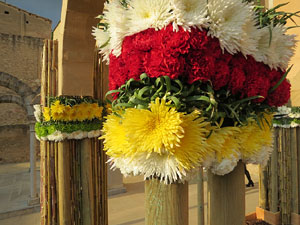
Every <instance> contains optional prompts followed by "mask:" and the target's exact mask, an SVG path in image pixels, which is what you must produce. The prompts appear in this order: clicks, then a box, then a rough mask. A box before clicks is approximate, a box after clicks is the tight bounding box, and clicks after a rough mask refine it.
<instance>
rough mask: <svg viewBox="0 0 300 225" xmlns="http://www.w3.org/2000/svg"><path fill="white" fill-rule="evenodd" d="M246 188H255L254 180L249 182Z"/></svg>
mask: <svg viewBox="0 0 300 225" xmlns="http://www.w3.org/2000/svg"><path fill="white" fill-rule="evenodd" d="M246 187H254V183H253V181H252V180H250V181H249V183H248V184H246Z"/></svg>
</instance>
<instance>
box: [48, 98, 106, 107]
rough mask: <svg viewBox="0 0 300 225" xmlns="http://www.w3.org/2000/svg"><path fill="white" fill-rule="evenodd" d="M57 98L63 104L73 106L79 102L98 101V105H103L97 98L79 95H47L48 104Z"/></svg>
mask: <svg viewBox="0 0 300 225" xmlns="http://www.w3.org/2000/svg"><path fill="white" fill-rule="evenodd" d="M57 100H59V102H60V103H61V104H63V105H69V106H74V105H78V104H80V103H83V102H84V103H98V105H99V106H103V104H102V102H101V101H100V100H97V99H93V98H92V97H80V96H72V97H70V96H56V97H49V105H52V104H53V103H54V102H55V101H57Z"/></svg>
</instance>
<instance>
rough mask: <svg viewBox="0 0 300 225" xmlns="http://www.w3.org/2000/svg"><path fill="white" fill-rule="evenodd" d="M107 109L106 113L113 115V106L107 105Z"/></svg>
mask: <svg viewBox="0 0 300 225" xmlns="http://www.w3.org/2000/svg"><path fill="white" fill-rule="evenodd" d="M105 109H106V112H107V114H108V115H109V114H111V113H112V106H111V104H108V103H107V104H106V105H105Z"/></svg>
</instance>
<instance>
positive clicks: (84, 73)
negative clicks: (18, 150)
mask: <svg viewBox="0 0 300 225" xmlns="http://www.w3.org/2000/svg"><path fill="white" fill-rule="evenodd" d="M103 4H104V1H96V0H92V1H89V2H82V1H80V0H72V1H71V0H63V6H62V16H61V22H60V25H59V28H58V29H57V30H56V31H55V33H56V34H55V35H54V36H55V37H56V38H57V40H55V41H50V40H48V41H46V42H45V46H44V52H43V74H42V89H41V96H42V100H41V102H42V105H44V106H49V102H48V99H49V97H50V96H59V95H63V96H90V97H94V98H97V99H100V98H101V97H102V96H100V95H99V94H98V93H101V89H102V86H101V85H102V83H101V81H102V80H103V79H102V78H101V76H102V75H103V74H102V73H101V72H103V71H99V70H98V66H99V64H100V63H101V62H99V60H98V61H97V63H95V60H94V57H95V54H94V53H95V52H94V46H95V41H94V40H93V37H92V36H91V27H92V26H95V25H96V24H97V20H96V19H95V17H96V16H97V15H98V14H100V13H101V11H102V8H103ZM99 90H100V91H99ZM105 162H106V157H105V155H104V153H103V152H102V151H101V142H100V141H99V140H98V139H97V138H92V139H85V140H65V141H62V142H59V143H54V142H41V225H54V224H58V225H71V224H72V225H106V224H107V223H108V222H107V190H106V185H107V184H106V172H107V170H106V163H105Z"/></svg>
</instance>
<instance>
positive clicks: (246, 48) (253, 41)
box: [240, 12, 261, 56]
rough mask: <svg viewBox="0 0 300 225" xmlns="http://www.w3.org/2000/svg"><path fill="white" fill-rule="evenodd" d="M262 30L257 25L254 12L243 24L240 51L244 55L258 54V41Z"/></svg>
mask: <svg viewBox="0 0 300 225" xmlns="http://www.w3.org/2000/svg"><path fill="white" fill-rule="evenodd" d="M260 35H261V34H260V31H259V29H258V27H257V26H255V18H254V12H253V13H252V16H251V17H249V18H248V20H247V21H245V24H244V25H243V33H242V34H241V37H240V51H241V52H242V53H243V55H244V56H247V55H252V56H253V55H255V54H257V51H258V49H257V46H258V41H259V39H260Z"/></svg>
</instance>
